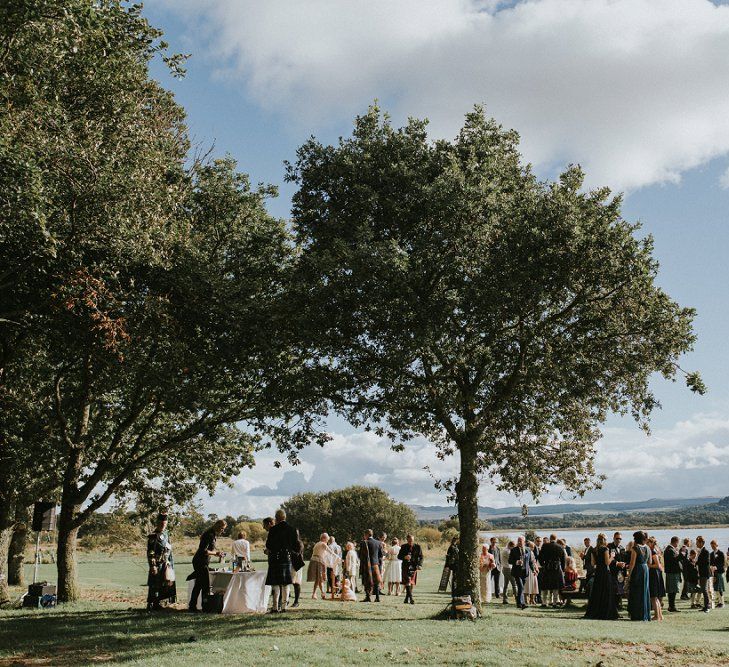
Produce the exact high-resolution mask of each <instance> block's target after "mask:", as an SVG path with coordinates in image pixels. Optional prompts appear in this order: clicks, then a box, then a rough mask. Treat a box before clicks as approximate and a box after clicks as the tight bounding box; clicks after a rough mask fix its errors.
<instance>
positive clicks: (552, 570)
mask: <svg viewBox="0 0 729 667" xmlns="http://www.w3.org/2000/svg"><path fill="white" fill-rule="evenodd" d="M167 518H168V517H167V514H165V513H160V514H159V515H158V517H157V523H156V526H155V529H154V532H152V533H151V534H150V535H149V537H148V540H147V560H148V564H149V574H148V579H147V584H148V587H149V588H148V597H147V608H148V609H150V610H156V609H160V608H161V606H162V603H163V602H166V603H174V602H175V601H176V583H175V571H174V559H173V556H172V546H171V544H170V540H169V536H168V534H167ZM263 526H264V528H265V529H266V530H267V531H268V535H267V539H266V548H265V554H266V556H267V559H268V571H267V574H266V582H265V583H266V585H267V586H270V587H271V592H272V595H271V599H272V606H271V609H270V612H271V613H281V612H285V611H286V609H287V607H289V599H290V597H291V595H290V593H291V588H293V603H292V604H291V605H290V606H291V607H298V606H299V604H300V598H301V586H302V583H303V578H304V570H305V561H304V544H303V542H302V541H301V539H300V537H299V532H298V530H296V528H294V527H293V526H291V525H290V524H289V523H288V522H287V521H286V513H285V512H284V510H282V509H280V510H278V511H277V512H276V514H275V517H274V518H266V519H264V520H263ZM226 527H227V524H226V522H225V521H224V520H218V521H216V522H215V523H214V524H213V525H212V526H211V527H210V528H209V529H208V530H206V531H205V532H204V533H203V534H202V536H201V537H200V543H199V546H198V549H197V551H196V552H195V555H194V556H193V559H192V565H193V572H192V574H191V575H190V576H189V577H188V579H189V580H192V581H193V585H192V586H193V588H192V594H191V597H190V600H197V599H198V596H202V600H203V607H205V604H204V603H205V600H206V599H207V597H208V596H209V595H210V559H211V558H212V557H218V558H223V557H224V556H225V555H226V554H225V552H223V551H222V550H220V549H219V548H218V546H217V541H218V539H219V538H220V536H221V535H222V533H223V531H224V530H225V528H226ZM234 537H236V539H235V540H234V542H233V550H232V555H233V571H236V570H242V571H245V570H248V569H250V562H251V552H250V544H249V542H248V540H247V539H246V534H245V533H243V532H240V533H238V534H237V536H234ZM727 557H729V552H726V553H725V552H724V551H723V550H722V549H720V548H719V545H718V543H717V542H716V540H711V541H710V542H709V543H708V544H707V542H706V540H705V539H704V538H703V537H702V536H698V537H697V538H696V540H695V543H694V542H692V541H691V540H690V539H688V538H686V539H683V540H681V539H680V538H679V537H677V536H676V537H672V538H671V540H670V543H669V544H668V545H666V546H665V548H662V547H661V546H660V545H659V544H658V541H657V540H656V538H655V537H650V536H649V535H648V534H647V533H646V532H644V531H641V530H639V531H636V532H634V533H633V535H632V540H631V541H629V542H628V544H627V545H626V546H623V537H622V534H621V533H620V532H616V533H614V535H613V537H612V541H611V542H608V541H607V537H606V536H605V534H604V533H600V534H599V535H598V536H597V539H596V541H595V544H594V545H593V544H592V541H591V539H590V538H589V537H588V538H585V540H584V546H583V548H582V549H580V550H579V552H576V550H575V552H573V549H572V548H571V547H570V545H568V544H567V543H566V542H565V541H564V540H562V539H559V538H558V537H557V535H555V534H552V535H550V536H548V537H546V536H545V537H535V538H534V539H533V541H527V540H526V539H525V538H524V537H523V536H520V537H518V538H517V539H516V540H510V541H508V542H507V543H506V544H505V546H502V545H500V544H499V541H498V538H497V537H495V536H494V537H491V538H490V540H489V542H488V543H487V544H484V545H482V547H481V550H480V553H479V570H480V578H479V581H480V591H479V592H480V598H481V602H482V603H490V602H494V601H501V603H503V604H509V597H510V596H511V597H513V599H514V600H515V603H516V605H517V606H518V607H519V608H520V609H526V608H527V607H528V606H540V607H542V608H547V607H553V608H556V607H562V606H565V605H568V604H570V603H571V601H572V600H574V599H578V598H582V599H585V600H587V607H586V613H585V618H589V619H601V620H615V619H618V618H619V617H620V611H621V609H623V607H626V608H627V613H628V617H629V618H630V619H631V620H634V621H650V620H654V621H661V620H663V609H664V600H665V599H666V598H667V599H668V607H667V610H668V612H671V613H677V612H679V611H680V610H679V609H678V608H677V606H676V601H677V599H680V600H685V601H689V602H690V608H691V609H697V610H701V611H703V612H704V613H708V612H709V611H710V610H711V609H714V608H716V609H721V608H723V607H724V590H725V573H726V561H727ZM458 562H459V541H458V538H457V537H454V538H453V539H452V541H451V544H450V546H449V548H448V552H447V554H446V563H445V565H446V567H447V568H448V569H449V570H450V573H451V575H452V584H451V587H452V589H453V590H454V591H455V581H456V576H457V571H458ZM422 565H423V550H422V548H421V546H420V545H419V544H417V543H416V542H415V538H414V536H413V535H407V536H406V537H405V539H404V540H402V542H401V540H399V539H398V538H396V537H395V538H391V539H390V540H388V536H387V534H386V533H379V534H377V536H375V533H374V532H373V531H372V530H371V529H368V530H366V531H365V532H364V534H363V535H362V537H361V540H360V541H359V543H358V544H355V543H354V542H352V541H348V542H346V543H345V545H344V547H342V546H340V545H339V544H337V541H336V539H335V537H334V536H333V535H329V534H327V533H322V534H321V536H320V539H319V540H318V541H317V542H316V543H315V544H314V545H313V549H312V553H311V558H310V560H309V565H308V568H306V580H307V582H311V583H313V590H312V595H311V597H312V599H316V598H317V596H318V595H321V597H322V599H324V598H327V597H328V599H332V600H341V601H356V600H357V594H358V593H362V594H363V598H362V602H380V596H381V595H383V594H387V595H394V596H399V595H400V594H401V591H402V592H403V593H404V598H403V603H404V604H414V603H415V600H414V597H413V594H414V590H415V586H416V584H417V580H418V572H419V571H420V569H421V568H422ZM360 584H361V586H360ZM189 608H190V611H191V612H196V611H197V608H196V607H195V605H194V604H192V603H191V604H190V607H189Z"/></svg>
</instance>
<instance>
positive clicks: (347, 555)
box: [344, 542, 359, 593]
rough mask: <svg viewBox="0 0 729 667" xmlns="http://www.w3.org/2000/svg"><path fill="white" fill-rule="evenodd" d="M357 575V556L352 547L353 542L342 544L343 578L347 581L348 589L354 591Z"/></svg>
mask: <svg viewBox="0 0 729 667" xmlns="http://www.w3.org/2000/svg"><path fill="white" fill-rule="evenodd" d="M358 576H359V556H358V555H357V550H356V549H355V548H354V542H347V544H345V545H344V578H345V579H347V580H348V581H349V589H350V590H351V591H352V593H354V592H355V591H356V590H357V577H358Z"/></svg>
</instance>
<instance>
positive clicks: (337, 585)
mask: <svg viewBox="0 0 729 667" xmlns="http://www.w3.org/2000/svg"><path fill="white" fill-rule="evenodd" d="M422 564H423V550H422V548H421V547H420V545H419V544H417V543H416V542H415V538H414V536H413V535H407V536H406V538H405V541H404V542H403V543H402V544H401V543H400V540H399V539H398V538H396V537H395V538H392V540H391V541H390V543H389V544H388V540H387V534H386V533H380V534H379V535H378V536H377V537H375V535H374V532H373V531H372V530H371V529H368V530H367V531H365V533H364V535H363V536H362V540H361V541H360V542H359V544H358V545H355V543H354V542H347V543H346V544H345V545H344V551H342V547H341V546H339V545H338V544H337V541H336V539H335V538H334V536H331V535H328V534H327V533H322V534H321V537H320V539H319V542H317V543H316V544H315V545H314V548H313V550H312V554H311V560H310V561H309V567H308V570H307V577H306V578H307V581H311V582H314V590H313V592H312V595H311V597H312V598H313V599H316V597H317V591H318V592H320V593H321V595H322V598H323V597H325V595H327V594H328V595H330V596H331V597H333V598H335V599H341V600H350V601H355V600H356V599H357V592H359V587H358V581H359V580H360V579H361V583H362V590H363V592H364V599H363V602H380V595H381V594H382V593H383V590H382V589H383V586H386V589H385V590H386V592H387V594H388V595H395V596H399V595H400V590H401V588H402V590H404V592H405V598H404V600H403V602H404V603H406V604H407V603H410V604H414V602H415V601H414V598H413V589H414V588H415V585H416V584H417V579H418V570H420V569H421V567H422ZM325 585H326V587H327V588H326V591H325V590H324V586H325Z"/></svg>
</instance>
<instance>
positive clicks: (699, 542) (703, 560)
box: [696, 535, 712, 614]
mask: <svg viewBox="0 0 729 667" xmlns="http://www.w3.org/2000/svg"><path fill="white" fill-rule="evenodd" d="M696 549H697V551H698V552H699V553H698V556H697V557H696V566H697V567H698V569H699V588H700V589H701V593H702V595H703V596H704V608H703V609H702V611H703V612H704V613H705V614H708V613H709V609H710V608H711V601H710V600H709V580H710V579H711V574H712V573H711V561H710V558H709V550H708V549H707V548H706V543H705V542H704V538H703V537H701V535H699V536H698V537H697V538H696Z"/></svg>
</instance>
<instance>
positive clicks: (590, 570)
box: [580, 537, 595, 579]
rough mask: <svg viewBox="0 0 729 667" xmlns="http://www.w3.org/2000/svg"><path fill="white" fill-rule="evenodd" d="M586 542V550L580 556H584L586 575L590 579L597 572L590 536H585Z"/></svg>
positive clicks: (583, 562) (583, 564)
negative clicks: (593, 560)
mask: <svg viewBox="0 0 729 667" xmlns="http://www.w3.org/2000/svg"><path fill="white" fill-rule="evenodd" d="M584 544H585V550H584V551H583V552H582V553H581V554H580V558H582V566H583V567H584V568H585V575H586V576H587V578H588V579H590V578H591V577H592V575H593V574H595V566H594V565H593V563H592V552H593V551H594V549H593V547H592V542H591V541H590V538H589V537H586V538H585V540H584Z"/></svg>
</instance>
